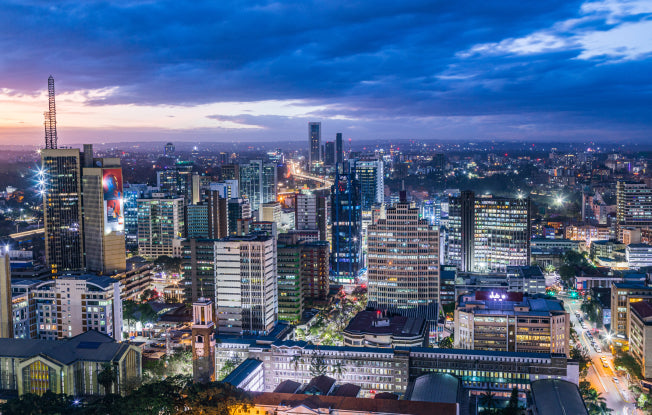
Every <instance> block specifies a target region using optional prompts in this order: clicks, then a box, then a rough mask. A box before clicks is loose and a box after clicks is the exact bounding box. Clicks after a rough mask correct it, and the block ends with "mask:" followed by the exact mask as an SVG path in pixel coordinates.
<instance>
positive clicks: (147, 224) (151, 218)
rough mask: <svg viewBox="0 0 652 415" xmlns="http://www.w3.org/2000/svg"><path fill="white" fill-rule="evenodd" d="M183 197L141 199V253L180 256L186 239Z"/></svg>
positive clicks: (148, 255) (139, 204)
mask: <svg viewBox="0 0 652 415" xmlns="http://www.w3.org/2000/svg"><path fill="white" fill-rule="evenodd" d="M184 230H185V225H184V199H183V198H176V199H161V198H152V199H139V200H138V254H139V255H141V256H143V257H146V258H157V257H159V256H161V255H167V256H180V255H181V241H182V239H183V238H184Z"/></svg>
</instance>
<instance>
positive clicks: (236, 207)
mask: <svg viewBox="0 0 652 415" xmlns="http://www.w3.org/2000/svg"><path fill="white" fill-rule="evenodd" d="M250 218H251V204H250V202H249V199H245V198H240V197H237V198H231V199H229V201H228V202H227V222H228V226H227V230H228V232H229V236H234V235H237V234H238V221H240V220H246V219H250Z"/></svg>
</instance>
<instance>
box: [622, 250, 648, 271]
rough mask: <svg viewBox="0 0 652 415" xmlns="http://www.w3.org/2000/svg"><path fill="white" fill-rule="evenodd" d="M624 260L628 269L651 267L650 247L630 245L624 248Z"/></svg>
mask: <svg viewBox="0 0 652 415" xmlns="http://www.w3.org/2000/svg"><path fill="white" fill-rule="evenodd" d="M625 259H626V261H627V266H628V267H629V268H636V269H638V268H642V267H649V266H651V265H652V245H648V244H630V245H627V248H625Z"/></svg>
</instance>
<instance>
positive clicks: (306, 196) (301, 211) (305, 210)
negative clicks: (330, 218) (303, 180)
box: [294, 193, 317, 230]
mask: <svg viewBox="0 0 652 415" xmlns="http://www.w3.org/2000/svg"><path fill="white" fill-rule="evenodd" d="M294 207H295V209H296V214H295V224H296V225H295V229H297V230H306V229H309V230H313V229H317V195H315V194H314V193H299V194H298V195H297V196H296V203H295V206H294Z"/></svg>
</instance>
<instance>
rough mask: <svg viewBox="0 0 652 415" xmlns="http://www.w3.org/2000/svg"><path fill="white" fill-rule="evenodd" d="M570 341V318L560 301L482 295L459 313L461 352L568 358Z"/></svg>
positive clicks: (462, 304)
mask: <svg viewBox="0 0 652 415" xmlns="http://www.w3.org/2000/svg"><path fill="white" fill-rule="evenodd" d="M569 340H570V319H569V315H568V313H567V312H566V311H565V310H564V306H563V303H562V302H561V301H558V300H553V299H547V298H532V297H523V295H522V294H521V293H504V292H503V293H500V292H487V291H478V292H476V293H475V294H473V295H470V296H464V297H463V298H462V300H461V301H460V304H459V305H458V307H457V308H456V309H455V347H457V348H461V349H472V350H491V351H513V352H528V353H559V354H565V355H566V354H568V353H569V352H570V349H569Z"/></svg>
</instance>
